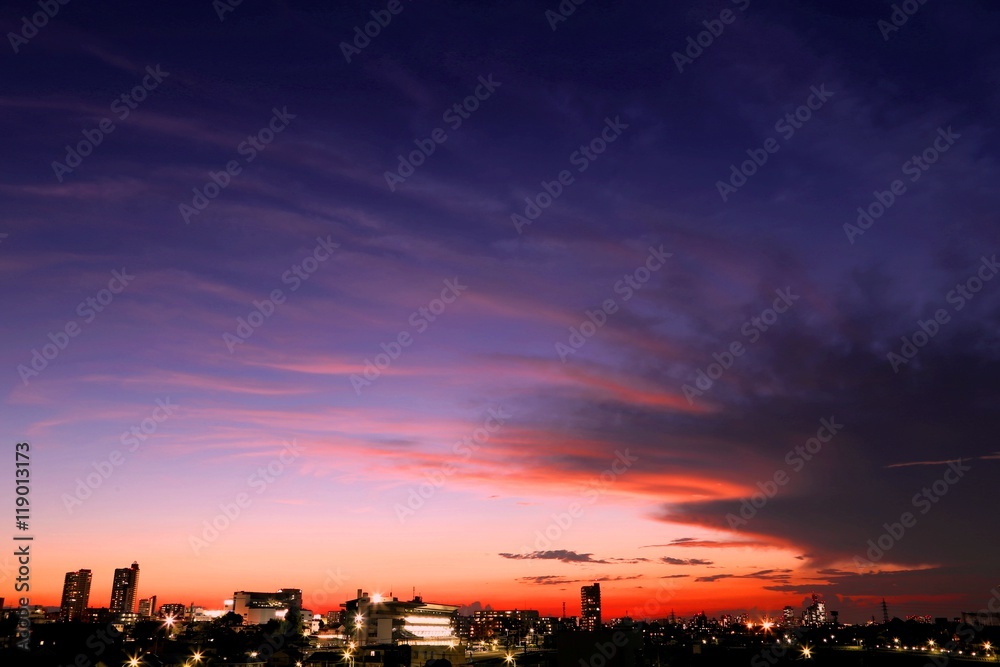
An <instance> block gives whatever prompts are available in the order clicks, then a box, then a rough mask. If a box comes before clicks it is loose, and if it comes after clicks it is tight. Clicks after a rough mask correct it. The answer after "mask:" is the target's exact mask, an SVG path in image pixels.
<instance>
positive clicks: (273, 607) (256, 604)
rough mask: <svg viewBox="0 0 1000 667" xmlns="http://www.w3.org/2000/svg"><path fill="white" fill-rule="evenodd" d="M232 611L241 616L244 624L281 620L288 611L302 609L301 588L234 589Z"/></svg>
mask: <svg viewBox="0 0 1000 667" xmlns="http://www.w3.org/2000/svg"><path fill="white" fill-rule="evenodd" d="M233 611H234V612H236V613H237V614H239V615H240V616H242V617H243V623H244V625H263V624H264V623H267V622H268V621H270V620H272V619H278V620H281V619H283V618H285V616H286V615H287V614H288V612H289V611H295V612H296V613H300V612H301V611H302V590H301V589H298V588H279V589H278V590H277V591H276V592H274V593H258V592H253V591H236V592H235V593H233Z"/></svg>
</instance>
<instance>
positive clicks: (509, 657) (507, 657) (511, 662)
mask: <svg viewBox="0 0 1000 667" xmlns="http://www.w3.org/2000/svg"><path fill="white" fill-rule="evenodd" d="M503 659H504V661H505V662H506V663H507V664H508V665H510V666H511V667H514V656H513V655H511V654H510V653H508V654H507V655H505V656H504V657H503Z"/></svg>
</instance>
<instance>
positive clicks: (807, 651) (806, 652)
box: [802, 646, 812, 660]
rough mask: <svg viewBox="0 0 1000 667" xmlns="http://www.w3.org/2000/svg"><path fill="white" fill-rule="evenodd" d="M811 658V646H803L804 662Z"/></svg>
mask: <svg viewBox="0 0 1000 667" xmlns="http://www.w3.org/2000/svg"><path fill="white" fill-rule="evenodd" d="M811 657H812V648H811V647H809V646H803V647H802V659H803V660H808V659H809V658H811Z"/></svg>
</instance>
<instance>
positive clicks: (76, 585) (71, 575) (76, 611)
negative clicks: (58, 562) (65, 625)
mask: <svg viewBox="0 0 1000 667" xmlns="http://www.w3.org/2000/svg"><path fill="white" fill-rule="evenodd" d="M91 578H92V575H91V572H90V570H78V571H76V572H67V573H66V579H65V581H64V582H63V592H62V602H61V603H60V605H59V606H60V618H62V620H64V621H82V620H83V616H84V614H85V613H86V612H87V605H88V604H89V603H90V581H91Z"/></svg>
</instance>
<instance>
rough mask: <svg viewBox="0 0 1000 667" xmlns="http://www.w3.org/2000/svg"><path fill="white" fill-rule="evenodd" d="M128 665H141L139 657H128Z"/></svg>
mask: <svg viewBox="0 0 1000 667" xmlns="http://www.w3.org/2000/svg"><path fill="white" fill-rule="evenodd" d="M128 667H139V658H138V657H136V656H134V655H133V656H132V657H130V658H129V659H128Z"/></svg>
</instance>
